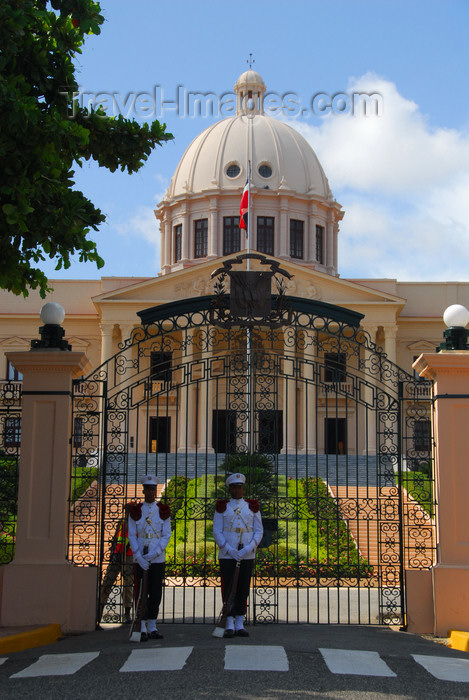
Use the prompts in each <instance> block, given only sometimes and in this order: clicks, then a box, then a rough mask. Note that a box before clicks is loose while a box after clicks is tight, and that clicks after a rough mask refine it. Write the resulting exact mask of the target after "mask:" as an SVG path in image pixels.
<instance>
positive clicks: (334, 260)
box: [332, 221, 339, 274]
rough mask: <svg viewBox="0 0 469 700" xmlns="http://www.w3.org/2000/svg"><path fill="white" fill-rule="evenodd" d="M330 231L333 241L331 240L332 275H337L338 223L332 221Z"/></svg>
mask: <svg viewBox="0 0 469 700" xmlns="http://www.w3.org/2000/svg"><path fill="white" fill-rule="evenodd" d="M332 230H333V239H332V251H333V254H332V265H333V267H334V273H335V274H337V268H338V251H339V245H338V238H339V222H338V221H334V223H333V225H332Z"/></svg>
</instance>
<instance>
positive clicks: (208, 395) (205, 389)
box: [197, 327, 214, 452]
mask: <svg viewBox="0 0 469 700" xmlns="http://www.w3.org/2000/svg"><path fill="white" fill-rule="evenodd" d="M208 330H209V329H208V327H207V328H206V329H205V330H204V334H205V337H206V338H208ZM207 342H208V341H207ZM211 357H212V348H211V347H207V348H206V350H205V351H204V352H203V353H202V358H203V359H202V361H203V367H204V371H205V373H206V375H205V377H203V379H204V381H202V382H200V385H199V392H198V393H199V395H198V429H197V435H198V439H197V448H198V450H200V451H204V452H213V451H214V450H213V447H212V420H213V399H212V389H213V388H212V380H211V379H210V359H211Z"/></svg>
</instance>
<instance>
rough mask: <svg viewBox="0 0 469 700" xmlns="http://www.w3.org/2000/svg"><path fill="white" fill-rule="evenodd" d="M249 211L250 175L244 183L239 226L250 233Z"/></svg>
mask: <svg viewBox="0 0 469 700" xmlns="http://www.w3.org/2000/svg"><path fill="white" fill-rule="evenodd" d="M248 211H249V177H248V179H247V180H246V184H245V185H244V190H243V194H242V196H241V204H240V207H239V228H243V229H244V230H245V231H246V236H247V235H248Z"/></svg>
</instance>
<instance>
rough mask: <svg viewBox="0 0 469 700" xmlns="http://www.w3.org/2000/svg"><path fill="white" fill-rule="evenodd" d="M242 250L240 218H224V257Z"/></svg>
mask: <svg viewBox="0 0 469 700" xmlns="http://www.w3.org/2000/svg"><path fill="white" fill-rule="evenodd" d="M239 250H240V235H239V216H224V217H223V255H230V253H238V252H239Z"/></svg>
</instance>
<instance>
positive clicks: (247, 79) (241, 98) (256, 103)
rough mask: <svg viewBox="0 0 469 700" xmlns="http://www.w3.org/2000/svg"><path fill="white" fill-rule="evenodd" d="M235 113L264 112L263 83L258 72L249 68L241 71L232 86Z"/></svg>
mask: <svg viewBox="0 0 469 700" xmlns="http://www.w3.org/2000/svg"><path fill="white" fill-rule="evenodd" d="M234 89H235V93H236V114H264V95H265V90H266V88H265V84H264V81H263V80H262V78H261V76H260V75H259V73H256V71H255V70H252V68H250V69H249V70H247V71H244V73H242V74H241V75H240V76H239V78H238V80H237V81H236V83H235V86H234Z"/></svg>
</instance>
